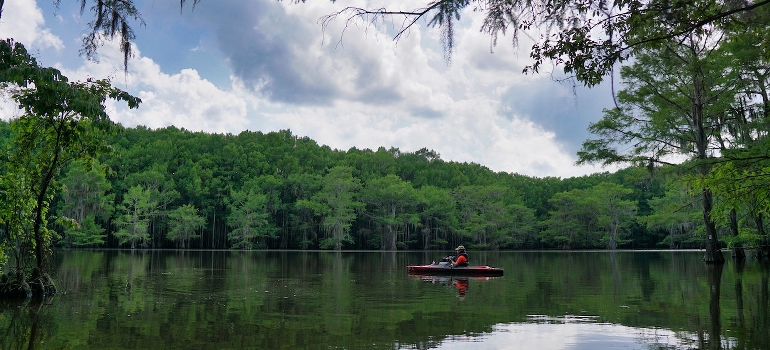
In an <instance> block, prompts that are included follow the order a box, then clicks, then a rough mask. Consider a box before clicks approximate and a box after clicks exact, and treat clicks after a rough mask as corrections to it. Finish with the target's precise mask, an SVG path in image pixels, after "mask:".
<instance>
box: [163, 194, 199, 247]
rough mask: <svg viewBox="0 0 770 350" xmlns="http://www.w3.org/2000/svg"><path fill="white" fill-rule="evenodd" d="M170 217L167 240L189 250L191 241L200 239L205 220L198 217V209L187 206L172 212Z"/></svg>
mask: <svg viewBox="0 0 770 350" xmlns="http://www.w3.org/2000/svg"><path fill="white" fill-rule="evenodd" d="M168 217H169V219H170V222H169V230H168V234H167V235H166V238H168V239H169V240H171V241H175V242H176V243H177V245H178V246H179V247H180V248H182V249H184V248H187V247H189V245H190V243H189V242H190V240H191V239H198V238H200V236H201V235H200V228H201V227H203V224H204V223H205V220H204V218H203V217H202V216H200V215H198V209H196V208H195V207H194V206H192V205H190V204H185V205H183V206H181V207H179V208H176V209H174V210H171V211H170V212H169V214H168Z"/></svg>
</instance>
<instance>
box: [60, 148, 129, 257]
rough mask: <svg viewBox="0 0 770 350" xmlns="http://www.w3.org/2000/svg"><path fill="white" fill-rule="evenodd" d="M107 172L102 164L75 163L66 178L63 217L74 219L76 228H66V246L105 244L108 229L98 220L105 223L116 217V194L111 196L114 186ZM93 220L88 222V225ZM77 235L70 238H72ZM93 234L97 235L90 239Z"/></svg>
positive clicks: (63, 180) (61, 206)
mask: <svg viewBox="0 0 770 350" xmlns="http://www.w3.org/2000/svg"><path fill="white" fill-rule="evenodd" d="M104 171H105V169H104V168H103V167H102V166H101V165H100V164H98V163H93V164H89V163H85V162H82V161H75V162H72V163H71V164H70V167H69V170H68V171H67V174H66V175H65V176H64V178H62V180H61V184H62V190H61V202H60V209H59V217H60V218H67V219H71V220H73V221H74V223H75V227H70V228H67V229H65V231H64V233H65V236H64V244H65V245H75V246H98V245H101V244H104V231H105V230H104V229H103V228H102V229H101V230H99V228H101V227H100V226H99V224H97V220H96V219H97V217H99V218H102V221H103V222H105V221H106V219H107V218H108V217H110V216H111V215H112V212H113V206H112V204H111V203H112V202H113V200H114V197H115V196H114V194H108V193H107V192H108V191H109V190H110V188H111V185H110V183H109V182H108V181H107V178H106V177H105V175H104ZM86 220H89V222H88V223H85V221H86ZM71 234H72V235H74V236H72V237H70V235H71ZM89 234H96V236H95V237H93V238H89V237H88V235H89Z"/></svg>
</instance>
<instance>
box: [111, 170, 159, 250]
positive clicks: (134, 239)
mask: <svg viewBox="0 0 770 350" xmlns="http://www.w3.org/2000/svg"><path fill="white" fill-rule="evenodd" d="M151 197H152V192H151V191H150V190H148V189H144V188H142V186H139V185H136V186H133V187H131V188H130V189H129V190H128V192H127V193H126V194H125V196H124V197H123V202H122V203H121V205H119V206H118V215H119V216H118V217H117V219H116V225H117V226H118V231H117V232H115V237H116V238H118V240H119V242H120V244H126V243H129V245H130V247H131V249H134V248H137V247H139V246H147V245H148V244H149V241H150V233H149V223H150V217H152V216H153V215H154V213H155V210H156V209H157V207H158V203H157V202H155V201H153V200H152V198H151Z"/></svg>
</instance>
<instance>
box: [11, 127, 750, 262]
mask: <svg viewBox="0 0 770 350" xmlns="http://www.w3.org/2000/svg"><path fill="white" fill-rule="evenodd" d="M11 134H12V130H11V128H10V125H9V123H7V122H0V135H2V143H3V144H5V145H7V144H8V143H9V140H10V137H9V136H10V135H11ZM108 144H109V145H111V146H112V151H111V152H108V153H105V154H103V155H101V156H100V157H98V159H97V160H95V161H92V162H88V163H86V162H82V161H75V162H72V163H70V164H69V165H68V166H67V167H66V168H64V169H63V170H62V174H61V181H60V184H59V187H58V190H57V191H56V193H57V195H56V196H55V197H54V199H53V200H52V205H51V213H52V216H54V217H55V219H54V220H51V222H52V225H51V227H52V232H53V236H54V237H55V238H54V241H55V242H56V245H58V246H60V247H89V248H94V247H109V248H193V249H196V248H206V249H229V248H233V249H363V250H369V249H384V250H406V249H444V250H451V248H453V247H454V246H456V245H458V244H464V245H466V246H468V247H469V249H483V250H498V249H603V248H613V249H614V248H633V249H650V248H700V247H702V246H703V242H704V239H703V237H702V235H703V227H702V226H703V220H702V219H701V218H700V213H701V208H700V207H699V202H698V201H697V198H696V196H695V195H694V193H693V192H692V189H691V188H689V187H688V185H687V184H686V183H684V182H682V181H679V177H680V169H679V168H680V167H677V166H671V167H664V168H658V169H655V170H654V171H651V169H648V168H646V167H629V168H626V169H623V170H620V171H618V172H615V173H598V174H593V175H589V176H582V177H575V178H566V179H561V178H554V177H545V178H536V177H530V176H525V175H520V174H510V173H505V172H493V171H491V170H489V169H488V168H486V167H484V166H482V165H479V164H475V163H457V162H447V161H443V160H442V159H441V158H440V155H439V154H438V153H437V152H435V151H433V150H428V149H420V150H417V151H414V152H402V151H401V150H399V149H396V148H390V149H386V148H384V147H380V148H379V149H377V150H376V151H375V150H370V149H363V150H361V149H356V148H351V149H349V150H346V151H344V150H334V149H330V148H329V147H327V146H323V145H319V144H317V143H316V142H315V141H313V140H311V139H309V138H307V137H300V136H297V135H293V134H292V133H291V131H289V130H283V131H279V132H270V133H262V132H258V131H257V132H251V131H244V132H242V133H240V134H238V135H231V134H213V133H205V132H192V131H188V130H184V129H178V128H175V127H167V128H163V129H158V130H151V129H148V128H146V127H136V128H124V129H122V131H120V132H118V133H116V134H115V135H113V136H110V137H109V138H108ZM6 147H7V146H6ZM725 218H727V216H726V215H725ZM755 219H756V218H754V217H752V212H750V211H747V212H741V213H740V217H739V222H740V224H741V229H742V230H744V231H746V230H748V231H751V232H758V231H761V230H762V229H763V228H761V227H760V228H758V227H756V226H755V225H756V224H757V222H758V221H757V220H755ZM720 223H723V224H722V225H720V226H719V227H720V232H727V230H728V225H727V224H728V222H727V221H724V220H722V221H720ZM744 236H745V235H744ZM729 238H730V236H729V235H727V234H723V238H722V239H723V241H724V242H723V244H727V243H729V242H730V240H729ZM755 241H756V240H755ZM754 243H757V242H754Z"/></svg>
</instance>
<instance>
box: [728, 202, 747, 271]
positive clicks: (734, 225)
mask: <svg viewBox="0 0 770 350" xmlns="http://www.w3.org/2000/svg"><path fill="white" fill-rule="evenodd" d="M730 231H732V234H733V237H738V214H736V213H735V208H732V209H730ZM745 259H746V252H745V251H744V250H743V244H741V243H735V244H733V260H735V261H742V260H745Z"/></svg>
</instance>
